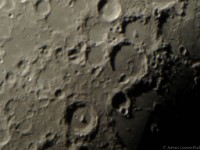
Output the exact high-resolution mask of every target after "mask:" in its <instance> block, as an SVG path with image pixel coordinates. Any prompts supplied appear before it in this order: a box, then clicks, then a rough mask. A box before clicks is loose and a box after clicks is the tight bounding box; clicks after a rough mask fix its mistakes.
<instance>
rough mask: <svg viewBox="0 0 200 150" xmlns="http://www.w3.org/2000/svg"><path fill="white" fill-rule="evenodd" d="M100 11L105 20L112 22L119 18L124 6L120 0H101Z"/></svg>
mask: <svg viewBox="0 0 200 150" xmlns="http://www.w3.org/2000/svg"><path fill="white" fill-rule="evenodd" d="M98 11H99V14H100V15H101V16H102V18H103V19H104V20H106V21H108V22H112V21H114V20H116V19H117V18H119V16H120V15H121V11H122V8H121V5H120V3H119V2H118V0H100V1H99V4H98Z"/></svg>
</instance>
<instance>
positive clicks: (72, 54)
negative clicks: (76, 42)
mask: <svg viewBox="0 0 200 150" xmlns="http://www.w3.org/2000/svg"><path fill="white" fill-rule="evenodd" d="M78 53H79V50H78V49H70V50H68V58H69V60H74V59H76V58H77V54H78Z"/></svg>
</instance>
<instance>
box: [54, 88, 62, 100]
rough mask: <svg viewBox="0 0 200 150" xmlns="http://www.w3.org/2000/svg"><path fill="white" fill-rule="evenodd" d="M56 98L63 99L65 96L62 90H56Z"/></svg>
mask: <svg viewBox="0 0 200 150" xmlns="http://www.w3.org/2000/svg"><path fill="white" fill-rule="evenodd" d="M54 95H55V97H58V98H59V97H61V96H62V95H63V91H62V89H56V90H55V92H54Z"/></svg>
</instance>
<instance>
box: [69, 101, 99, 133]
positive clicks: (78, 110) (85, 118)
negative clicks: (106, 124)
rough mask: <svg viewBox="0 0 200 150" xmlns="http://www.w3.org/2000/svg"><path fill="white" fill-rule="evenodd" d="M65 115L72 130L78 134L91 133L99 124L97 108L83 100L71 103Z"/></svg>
mask: <svg viewBox="0 0 200 150" xmlns="http://www.w3.org/2000/svg"><path fill="white" fill-rule="evenodd" d="M65 117H66V118H65V119H66V123H67V124H68V125H69V129H70V130H71V132H72V133H73V134H75V135H78V136H80V135H81V136H86V135H89V134H91V133H92V132H93V131H94V130H95V129H96V127H97V124H98V116H97V113H96V111H95V109H94V108H93V107H92V106H91V105H90V104H88V103H85V102H82V101H78V102H74V103H72V104H71V105H69V106H68V107H67V111H66V115H65Z"/></svg>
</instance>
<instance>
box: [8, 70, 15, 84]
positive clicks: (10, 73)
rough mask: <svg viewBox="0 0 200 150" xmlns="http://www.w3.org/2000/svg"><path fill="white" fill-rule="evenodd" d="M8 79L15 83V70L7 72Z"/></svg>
mask: <svg viewBox="0 0 200 150" xmlns="http://www.w3.org/2000/svg"><path fill="white" fill-rule="evenodd" d="M6 80H7V81H8V82H9V83H15V82H16V75H15V74H14V73H13V72H11V71H10V72H7V74H6Z"/></svg>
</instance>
